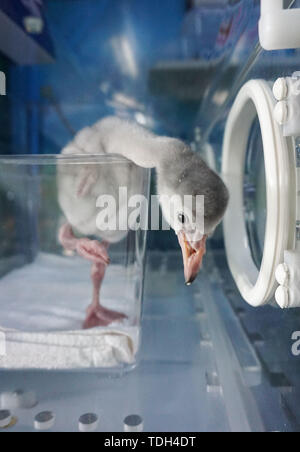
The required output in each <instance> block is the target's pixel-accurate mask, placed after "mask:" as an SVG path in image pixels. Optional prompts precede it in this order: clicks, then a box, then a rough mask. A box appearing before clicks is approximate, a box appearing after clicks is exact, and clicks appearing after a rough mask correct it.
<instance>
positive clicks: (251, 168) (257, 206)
mask: <svg viewBox="0 0 300 452" xmlns="http://www.w3.org/2000/svg"><path fill="white" fill-rule="evenodd" d="M244 204H245V221H246V229H247V234H248V241H249V246H250V249H251V254H252V258H253V261H254V263H255V265H256V266H257V268H258V269H259V268H260V267H261V262H262V257H263V250H264V241H265V228H266V217H267V197H266V177H265V164H264V153H263V144H262V137H261V132H260V125H259V121H258V119H257V120H256V121H254V123H253V126H252V130H251V133H250V137H249V143H248V150H247V155H246V162H245V178H244Z"/></svg>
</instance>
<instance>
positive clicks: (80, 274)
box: [0, 254, 140, 369]
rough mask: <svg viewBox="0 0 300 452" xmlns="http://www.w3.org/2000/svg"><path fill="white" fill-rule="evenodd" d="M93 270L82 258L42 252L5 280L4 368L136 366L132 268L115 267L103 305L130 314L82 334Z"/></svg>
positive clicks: (0, 324) (1, 299) (0, 322)
mask: <svg viewBox="0 0 300 452" xmlns="http://www.w3.org/2000/svg"><path fill="white" fill-rule="evenodd" d="M89 272H90V266H89V265H88V263H87V262H85V261H83V260H82V259H79V258H77V257H75V258H72V259H67V258H63V257H58V256H52V255H46V254H41V255H39V256H38V258H37V259H36V260H35V262H34V263H33V264H30V265H27V266H25V267H22V268H21V269H19V270H15V271H13V272H11V273H9V274H8V275H7V276H5V277H4V278H2V279H1V280H0V335H1V337H3V336H4V337H5V343H6V354H5V356H0V368H6V369H24V368H27V369H82V368H101V367H106V368H107V367H115V366H118V365H120V364H123V363H124V364H132V363H134V360H135V355H136V352H137V350H138V346H139V331H140V329H139V326H138V325H137V326H132V324H136V318H137V315H138V312H139V308H138V307H137V306H135V303H134V283H135V273H134V271H133V269H128V268H127V269H125V268H124V267H122V266H118V265H111V266H110V267H109V268H108V270H107V275H106V278H105V283H104V287H103V291H102V298H101V299H102V301H103V303H104V304H105V305H106V306H109V307H110V308H111V309H116V310H119V311H122V312H124V313H126V314H127V316H128V319H126V320H125V321H124V322H122V324H113V325H110V326H109V327H106V328H102V327H101V328H100V327H99V328H93V329H91V330H82V329H80V328H81V324H82V321H83V320H84V316H85V309H86V307H87V305H88V304H89V303H90V298H89V296H90V294H91V290H92V287H91V282H90V277H89Z"/></svg>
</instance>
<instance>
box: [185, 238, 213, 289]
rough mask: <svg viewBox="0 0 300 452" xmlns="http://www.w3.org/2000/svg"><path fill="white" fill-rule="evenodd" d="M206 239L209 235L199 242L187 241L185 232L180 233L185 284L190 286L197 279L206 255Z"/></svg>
mask: <svg viewBox="0 0 300 452" xmlns="http://www.w3.org/2000/svg"><path fill="white" fill-rule="evenodd" d="M206 239H207V235H204V236H203V238H202V239H201V240H199V241H198V242H190V241H188V240H187V237H186V235H185V233H184V231H180V232H179V233H178V241H179V244H180V246H181V250H182V257H183V264H184V277H185V283H186V285H188V286H189V285H191V284H192V282H193V281H194V280H195V279H196V277H197V274H198V273H199V270H200V268H201V265H202V259H203V256H204V254H205V253H206Z"/></svg>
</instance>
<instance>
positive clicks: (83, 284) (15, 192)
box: [0, 155, 150, 371]
mask: <svg viewBox="0 0 300 452" xmlns="http://www.w3.org/2000/svg"><path fill="white" fill-rule="evenodd" d="M82 181H83V182H82ZM149 181H150V173H149V170H146V169H143V168H139V167H137V166H135V165H134V164H133V163H132V162H129V161H127V160H125V159H123V158H121V157H119V156H113V155H100V156H92V155H91V156H87V155H85V156H81V155H76V156H74V157H72V156H71V157H68V156H66V157H65V156H14V157H6V156H4V157H0V215H1V220H0V333H1V338H2V342H5V344H4V345H5V346H4V345H3V344H2V345H3V347H1V350H2V355H1V356H0V368H2V369H60V370H63V369H82V368H86V369H88V368H97V369H106V370H112V369H118V371H119V370H123V369H124V370H125V369H128V368H132V367H133V366H134V365H135V363H136V356H137V352H138V349H139V343H140V324H141V323H140V322H141V310H142V309H141V308H142V298H143V282H144V261H145V249H146V234H147V232H146V228H141V227H140V228H138V227H137V228H136V230H134V229H132V228H127V229H126V230H124V229H122V231H120V230H117V229H116V230H115V231H109V233H108V234H110V235H109V237H110V239H109V242H110V244H109V246H108V244H107V245H106V247H107V248H108V249H107V252H108V255H109V258H110V263H109V265H107V266H106V265H105V266H104V267H103V269H104V270H105V269H106V272H105V276H104V279H103V282H102V287H101V290H100V302H101V305H102V306H103V307H105V309H109V310H113V311H115V312H119V313H122V314H124V317H123V318H120V319H118V320H117V321H113V322H112V323H110V322H109V323H108V324H107V325H106V324H101V325H96V326H94V327H87V325H86V324H85V328H84V327H83V325H84V322H86V319H87V314H86V309H87V308H88V306H89V305H90V303H91V300H92V295H93V282H92V280H91V267H92V265H93V261H92V260H91V259H89V258H88V259H86V258H85V257H83V256H82V254H81V255H80V254H79V253H78V252H77V249H73V250H72V249H66V248H65V247H64V246H63V245H62V241H61V239H60V236H61V231H62V229H61V228H62V226H64V225H67V224H69V226H70V228H71V230H72V233H73V235H74V237H76V239H75V240H79V239H80V238H84V239H86V238H88V239H89V240H92V241H93V243H96V244H100V243H103V241H102V239H103V238H104V239H105V240H106V243H107V234H106V233H105V232H103V231H99V228H97V221H96V219H97V216H98V214H99V212H100V211H101V208H99V207H97V206H98V205H100V204H99V197H101V196H107V195H110V196H114V195H115V194H116V193H118V192H119V189H121V188H123V189H124V187H125V188H126V189H127V191H128V198H129V199H130V197H131V196H135V195H138V196H143V197H144V198H145V199H146V200H147V199H148V197H149ZM82 184H83V185H84V186H85V188H84V190H82ZM80 187H81V188H80ZM80 190H81V192H80ZM66 192H68V193H67V195H66ZM66 196H67V198H68V199H67V201H66ZM104 199H105V198H104ZM70 200H71V203H70V202H69V201H70ZM66 202H67V204H66ZM68 203H69V205H68ZM66 206H67V207H66ZM125 207H126V208H127V209H128V206H125V203H124V200H120V199H119V198H118V199H116V208H117V210H116V215H117V220H120V218H122V219H123V222H124V215H125V216H126V215H127V216H129V215H130V208H129V210H127V213H126V210H125V211H124V208H125ZM102 211H103V210H102ZM124 212H125V214H124ZM144 213H145V212H144ZM147 213H148V212H147ZM147 213H146V214H147ZM144 221H145V219H144ZM72 223H73V224H72ZM86 224H89V227H88V228H87V227H86ZM92 224H93V225H94V226H93V227H92V226H91V225H92ZM118 226H119V223H118ZM118 226H117V228H118ZM103 236H105V237H103ZM76 243H77V242H76ZM89 243H90V242H89ZM94 291H95V287H94ZM90 323H91V322H90ZM99 323H101V322H99ZM104 323H105V322H104ZM3 350H4V351H3Z"/></svg>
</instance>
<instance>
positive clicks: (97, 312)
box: [83, 264, 126, 329]
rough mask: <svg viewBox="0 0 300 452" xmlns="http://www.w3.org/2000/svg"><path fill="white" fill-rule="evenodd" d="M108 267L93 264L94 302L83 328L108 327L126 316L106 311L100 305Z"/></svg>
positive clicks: (88, 309) (89, 308)
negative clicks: (101, 291)
mask: <svg viewBox="0 0 300 452" xmlns="http://www.w3.org/2000/svg"><path fill="white" fill-rule="evenodd" d="M105 270H106V266H105V265H103V264H93V265H92V272H91V278H92V281H93V300H92V304H91V305H90V306H89V307H88V308H87V317H86V320H85V322H84V324H83V328H84V329H87V328H95V327H96V326H107V325H109V324H110V323H112V322H117V321H121V320H123V319H125V318H126V315H124V314H121V313H119V312H115V311H111V310H110V309H106V308H104V307H103V306H101V304H100V289H101V284H102V281H103V278H104V275H105Z"/></svg>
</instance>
